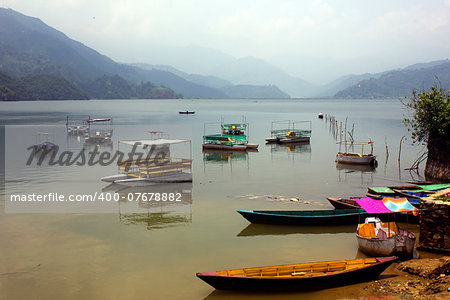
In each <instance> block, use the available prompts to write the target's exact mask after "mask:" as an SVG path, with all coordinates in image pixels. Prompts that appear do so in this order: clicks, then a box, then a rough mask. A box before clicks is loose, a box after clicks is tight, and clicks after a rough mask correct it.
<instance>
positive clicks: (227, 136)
mask: <svg viewBox="0 0 450 300" xmlns="http://www.w3.org/2000/svg"><path fill="white" fill-rule="evenodd" d="M212 124H217V123H212ZM220 126H221V129H222V133H218V134H208V135H203V149H214V150H241V151H246V150H249V149H257V148H258V145H257V144H250V143H249V142H248V135H247V130H248V124H247V123H228V124H222V123H221V124H220ZM205 127H206V124H205Z"/></svg>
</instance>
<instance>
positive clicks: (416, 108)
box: [405, 86, 450, 182]
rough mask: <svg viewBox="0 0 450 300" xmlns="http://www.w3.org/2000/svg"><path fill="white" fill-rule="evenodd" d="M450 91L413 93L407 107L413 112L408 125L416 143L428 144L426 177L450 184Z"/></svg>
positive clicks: (435, 90) (437, 90)
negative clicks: (449, 152)
mask: <svg viewBox="0 0 450 300" xmlns="http://www.w3.org/2000/svg"><path fill="white" fill-rule="evenodd" d="M449 98H450V91H448V90H447V91H443V90H442V89H438V88H436V87H434V86H433V87H431V90H430V91H428V92H427V91H422V93H416V92H413V97H412V99H411V100H410V101H409V102H408V103H406V105H407V106H408V107H409V108H411V109H412V110H413V114H412V117H411V118H410V119H408V118H407V119H405V123H406V124H407V125H408V126H409V127H410V128H409V129H410V130H411V131H412V134H411V136H412V138H413V140H414V142H423V143H425V142H426V143H427V148H428V159H427V164H426V167H425V177H426V178H429V179H437V180H439V181H445V182H448V181H450V155H448V151H449V149H450V103H449Z"/></svg>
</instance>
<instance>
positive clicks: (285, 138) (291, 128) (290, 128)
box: [266, 120, 311, 144]
mask: <svg viewBox="0 0 450 300" xmlns="http://www.w3.org/2000/svg"><path fill="white" fill-rule="evenodd" d="M300 123H308V124H309V129H298V126H301V125H299V124H300ZM280 124H281V125H282V126H283V129H275V128H276V127H277V126H280ZM270 135H271V136H270V137H269V138H266V143H280V144H286V143H309V141H310V138H311V121H291V120H288V121H274V122H272V127H271V130H270Z"/></svg>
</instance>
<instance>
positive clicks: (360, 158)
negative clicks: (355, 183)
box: [336, 141, 377, 166]
mask: <svg viewBox="0 0 450 300" xmlns="http://www.w3.org/2000/svg"><path fill="white" fill-rule="evenodd" d="M337 144H339V152H338V154H337V155H336V162H337V163H340V164H355V165H373V166H376V165H377V161H376V156H375V155H373V142H372V141H370V142H349V141H346V142H338V143H337ZM342 145H344V146H345V151H344V152H341V146H342ZM358 145H360V146H361V153H357V152H348V150H349V148H351V149H353V147H354V146H358ZM365 145H370V153H369V154H363V153H364V146H365Z"/></svg>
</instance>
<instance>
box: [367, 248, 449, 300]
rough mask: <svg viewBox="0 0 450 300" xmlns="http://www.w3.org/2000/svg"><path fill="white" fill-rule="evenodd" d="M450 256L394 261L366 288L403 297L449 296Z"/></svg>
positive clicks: (381, 293) (439, 297)
mask: <svg viewBox="0 0 450 300" xmlns="http://www.w3.org/2000/svg"><path fill="white" fill-rule="evenodd" d="M449 288H450V256H444V257H441V258H423V259H412V260H409V261H405V262H400V263H397V264H393V265H392V266H391V267H390V268H388V269H387V270H386V271H385V272H384V273H383V274H382V275H381V276H380V279H379V280H376V281H374V282H370V283H368V284H367V286H366V287H364V289H365V290H366V292H368V293H369V294H372V295H389V296H394V297H395V296H398V297H400V298H402V299H450V291H449V290H448V289H449Z"/></svg>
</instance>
